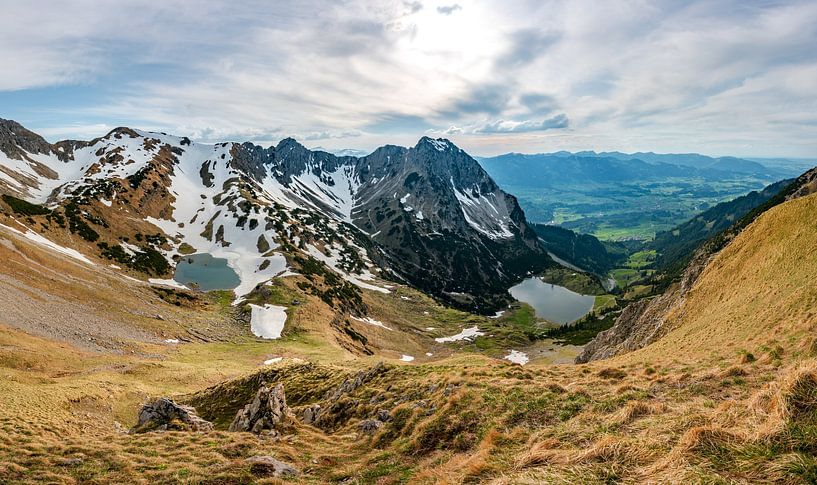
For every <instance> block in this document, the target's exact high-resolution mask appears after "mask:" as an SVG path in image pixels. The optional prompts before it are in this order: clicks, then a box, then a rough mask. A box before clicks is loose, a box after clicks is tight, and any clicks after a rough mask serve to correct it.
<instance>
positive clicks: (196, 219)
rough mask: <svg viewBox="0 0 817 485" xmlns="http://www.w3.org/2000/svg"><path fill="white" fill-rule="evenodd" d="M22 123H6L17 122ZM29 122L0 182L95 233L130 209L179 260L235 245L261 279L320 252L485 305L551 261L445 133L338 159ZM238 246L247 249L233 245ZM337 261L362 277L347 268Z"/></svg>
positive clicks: (249, 274) (283, 146) (13, 140)
mask: <svg viewBox="0 0 817 485" xmlns="http://www.w3.org/2000/svg"><path fill="white" fill-rule="evenodd" d="M13 123H14V122H7V124H6V125H7V126H9V127H17V126H20V125H19V124H13ZM4 126H5V125H4ZM20 128H22V127H21V126H20ZM20 128H17V130H18V131H21V133H22V134H21V135H18V134H17V132H16V131H14V130H13V129H9V128H6V129H5V131H4V135H3V138H2V139H3V140H5V141H4V143H5V144H4V146H7V147H8V148H6V149H5V150H4V151H3V153H2V155H4V157H3V159H2V160H0V162H2V163H0V191H2V192H5V193H8V194H9V195H12V196H15V197H19V198H21V199H24V200H27V201H29V202H35V203H47V204H49V205H50V206H51V205H55V204H56V205H60V204H62V205H66V204H71V203H72V202H73V203H77V202H78V203H79V204H78V205H79V206H80V207H84V206H86V205H87V206H90V207H92V209H91V212H100V214H96V215H93V216H90V223H91V226H93V227H94V228H95V229H94V230H93V231H94V232H105V229H108V228H104V227H103V228H101V229H100V228H96V225H94V222H93V220H94V218H99V220H103V221H104V220H106V217H110V215H108V216H103V215H102V213H104V212H106V211H107V212H110V210H109V209H111V208H113V209H115V210H117V211H121V210H125V211H127V210H128V209H131V210H133V211H135V212H137V214H138V215H140V216H141V217H143V219H144V221H146V222H147V223H149V224H152V225H153V226H156V227H158V228H160V229H161V230H162V232H163V234H164V236H166V237H167V241H166V242H164V243H163V244H162V247H158V246H157V247H156V248H155V249H156V250H158V251H161V252H162V253H163V254H164V255H165V256H166V257H167V258H168V261H169V262H170V263H171V264H172V260H173V259H174V258H175V259H178V257H179V256H180V255H181V253H180V247H181V245H182V244H185V243H186V244H187V245H188V246H192V247H193V248H194V249H195V250H197V251H204V252H215V253H217V254H223V255H225V256H226V257H228V259H229V261H230V264H231V265H232V266H235V267H237V268H238V269H239V273H241V272H242V271H243V273H244V275H243V276H244V277H246V278H247V279H248V281H249V282H252V283H253V284H252V286H254V284H257V283H258V282H260V281H261V280H262V278H263V277H265V276H271V275H273V274H274V273H275V272H278V273H281V272H283V271H284V269H285V268H286V267H288V263H287V262H286V261H285V259H286V258H283V257H280V256H276V254H275V250H276V248H277V247H278V245H283V246H282V247H284V248H285V249H286V250H287V251H288V252H289V253H293V254H294V253H295V252H301V253H308V254H309V256H310V257H313V258H318V259H321V260H323V261H324V263H326V264H329V265H330V266H334V268H333V269H334V270H337V271H340V272H341V273H342V274H344V273H345V274H344V276H345V277H346V278H347V279H348V280H349V281H351V282H353V283H354V284H356V285H358V286H360V287H363V288H365V289H375V291H382V290H383V289H384V288H382V286H378V285H372V284H369V283H365V282H364V280H368V279H371V278H373V277H374V275H373V274H372V271H373V270H375V269H376V270H377V271H376V272H378V273H380V276H378V278H384V277H385V278H391V279H396V280H397V281H404V282H407V283H410V284H412V285H413V286H415V287H417V288H420V289H422V290H424V291H427V292H429V293H431V294H433V295H435V296H438V297H440V298H443V299H445V300H446V301H448V302H450V303H452V304H455V305H458V306H462V307H468V308H472V309H475V310H477V311H482V312H488V311H493V310H496V309H497V308H498V307H501V306H502V305H504V304H506V303H508V302H509V301H511V299H510V296H509V295H507V292H506V289H507V288H508V287H510V286H512V284H513V283H515V282H516V281H518V280H520V279H521V278H522V277H524V276H526V275H527V274H528V272H529V271H536V270H537V269H541V268H544V267H546V266H548V265H550V264H552V262H551V261H550V259H549V257H548V256H547V254H546V253H545V251H544V250H543V249H542V248H541V247H540V246H539V244H538V241H537V239H536V236H535V234H534V233H533V231H532V230H531V229H530V228H529V227H528V223H527V221H526V219H525V215H524V212H523V211H522V209H521V208H520V207H519V205H518V203H517V201H516V198H515V197H513V196H511V195H509V194H506V193H505V192H503V191H502V190H501V189H500V188H499V186H498V185H497V184H496V183H495V182H494V181H493V180H492V179H491V178H490V176H489V175H488V174H487V173H486V172H485V171H484V170H483V169H482V168H481V167H480V165H479V164H478V163H477V162H476V161H475V160H474V159H473V158H471V157H470V156H468V155H467V154H466V153H465V152H464V151H463V150H462V149H460V148H459V147H456V146H455V145H454V144H453V143H451V142H450V141H448V140H445V139H432V138H429V137H422V138H420V139H419V140H418V142H417V144H416V145H415V146H414V147H409V148H406V147H398V146H395V145H386V146H383V147H380V148H378V149H377V150H375V151H373V152H372V153H371V154H369V155H366V156H364V157H353V156H341V157H339V156H335V155H332V154H330V153H328V152H323V151H313V150H309V149H307V148H306V147H305V146H304V145H302V144H301V143H299V142H298V141H296V140H295V139H293V138H285V139H283V140H281V141H280V142H278V144H277V145H274V146H269V147H267V148H264V147H261V146H258V145H255V144H252V143H249V142H245V143H235V142H225V143H216V144H212V145H209V144H199V143H195V142H193V141H191V140H190V139H189V138H186V137H176V136H172V135H167V134H165V133H151V132H145V131H141V130H135V129H131V128H127V127H119V128H115V129H113V130H111V131H110V132H109V133H108V134H106V135H105V136H102V137H98V138H95V139H93V140H90V141H76V140H64V141H60V142H57V143H54V144H47V142H45V141H44V139H42V138H41V137H39V138H38V136H37V135H36V134H34V133H33V132H30V131H28V130H25V131H22V130H21V129H20ZM23 137H24V138H23ZM32 140H33V141H32ZM21 146H22V147H23V148H20V147H21ZM12 147H16V148H17V149H16V150H15V149H13V148H12ZM25 147H30V148H32V150H34V151H33V152H30V151H28V150H26V149H25ZM100 204H102V205H103V206H105V207H102V206H100ZM83 211H84V212H83V213H87V212H88V209H84V210H83ZM300 211H306V212H307V213H308V215H304V214H300V215H299V212H300ZM313 216H314V217H317V218H318V219H320V220H321V221H322V222H321V223H320V226H321V227H322V229H321V228H317V227H315V221H311V219H310V217H313ZM77 217H78V220H82V219H88V217H87V216H85V215H80V216H77ZM298 218H300V220H301V222H299V223H291V221H294V220H296V219H298ZM263 221H266V223H264V222H263ZM310 221H311V222H310ZM82 223H83V224H85V222H82ZM245 224H249V225H248V226H245ZM293 224H294V225H293ZM97 225H98V224H97ZM89 227H90V226H89ZM72 228H73V226H72ZM316 231H317V233H319V235H318V236H315V232H316ZM108 232H110V231H108ZM355 232H357V233H355ZM282 234H284V235H282ZM113 235H114V236H116V235H115V234H113ZM119 236H121V237H129V235H126V234H124V233H123V234H120V235H119ZM114 239H120V238H117V237H114V238H108V239H107V240H106V244H114V245H116V244H118V243H117V241H115V240H114ZM262 240H263V241H262ZM231 245H232V246H233V247H232V248H230V246H231ZM235 248H240V249H241V250H242V251H243V252H244V253H242V254H241V255H235V254H233V253H235ZM262 248H263V249H265V251H261V249H262ZM267 252H270V255H268V256H265V255H264V253H267ZM337 252H340V253H342V254H345V255H346V256H347V257H348V259H349V261H347V262H346V263H348V264H346V263H342V262H340V261H338V260H337V258H338V257H339V256H338V255H337V254H336V253H337ZM249 253H252V254H254V255H253V256H252V257H249V256H246V254H249ZM250 259H252V262H250ZM475 261H476V262H478V263H479V264H476V265H475V264H473V262H475ZM352 262H354V264H352ZM248 264H249V265H250V266H253V267H252V268H251V267H249V266H246V267H245V265H248ZM340 264H346V266H347V267H355V268H356V270H358V271H361V273H358V274H357V276H355V275H353V274H351V273H349V272H348V271H347V272H344V271H343V270H342V269H340V266H339V265H340ZM261 265H265V267H264V269H259V268H260V267H261ZM350 265H351V266H350ZM264 270H266V271H264ZM259 272H260V273H261V274H259ZM239 276H242V275H241V274H240V275H239ZM248 284H249V283H248ZM241 289H242V291H246V290H248V289H251V288H246V287H243V286H242V288H241Z"/></svg>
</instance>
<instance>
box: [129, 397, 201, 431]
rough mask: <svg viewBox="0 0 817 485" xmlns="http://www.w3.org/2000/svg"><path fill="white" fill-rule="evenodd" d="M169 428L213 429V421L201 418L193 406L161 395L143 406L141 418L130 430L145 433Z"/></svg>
mask: <svg viewBox="0 0 817 485" xmlns="http://www.w3.org/2000/svg"><path fill="white" fill-rule="evenodd" d="M168 429H175V430H185V431H212V429H213V423H211V422H209V421H206V420H204V419H202V418H200V417H199V416H198V414H196V410H195V409H194V408H193V407H192V406H184V405H181V404H178V403H176V402H174V401H173V400H172V399H170V398H167V397H160V398H159V399H156V400H155V401H151V402H149V403H147V404H145V405H143V406H142V409H140V410H139V420H138V422H137V423H136V426H134V427H133V428H131V430H130V432H131V433H144V432H147V431H165V430H168Z"/></svg>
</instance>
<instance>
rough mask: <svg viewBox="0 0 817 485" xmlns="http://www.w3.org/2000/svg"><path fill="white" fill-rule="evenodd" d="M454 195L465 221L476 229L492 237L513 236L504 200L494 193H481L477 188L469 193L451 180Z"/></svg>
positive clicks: (503, 237)
mask: <svg viewBox="0 0 817 485" xmlns="http://www.w3.org/2000/svg"><path fill="white" fill-rule="evenodd" d="M450 182H451V187H452V188H453V189H454V196H455V197H456V198H457V200H458V201H459V203H460V208H461V209H462V214H463V216H464V217H465V220H466V222H468V224H469V225H470V226H471V227H473V228H474V229H476V230H477V231H479V232H481V233H483V234H485V235H486V236H488V237H490V238H492V239H508V238H512V237H513V231H511V229H510V226H511V225H513V221H511V217H510V214H509V212H508V208H507V206H506V205H505V202H504V201H500V200H499V199H497V196H496V193H493V192H491V193H487V194H481V193H479V191H478V190H477V188H476V187H475V188H473V189H471V191H470V192H471V194H468V193H465V192H462V191H460V189H458V188H457V185H456V184H455V183H454V178H453V177H452V178H451V180H450Z"/></svg>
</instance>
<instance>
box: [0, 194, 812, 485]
mask: <svg viewBox="0 0 817 485" xmlns="http://www.w3.org/2000/svg"><path fill="white" fill-rule="evenodd" d="M815 213H817V198H815V197H814V196H812V197H808V198H804V199H800V200H796V201H793V202H791V203H787V204H785V205H782V206H780V207H777V208H775V209H773V210H771V211H770V212H769V213H768V214H765V215H764V216H762V217H761V218H760V219H758V221H756V222H755V223H754V224H753V225H752V226H750V227H749V228H748V229H747V230H746V231H744V233H743V234H741V235H740V236H739V237H738V238H736V240H735V241H734V242H733V243H732V244H731V245H730V246H729V247H727V248H726V249H725V250H724V251H723V252H722V253H721V254H720V255H719V256H718V257H717V258H716V260H715V261H714V262H713V263H712V264H711V265H710V266H709V267H708V269H707V270H706V271H705V272H704V274H703V276H702V277H701V279H700V280H699V282H698V284H697V285H696V287H695V288H694V290H693V291H692V292H691V293H690V296H689V299H688V301H687V304H686V305H685V306H684V308H683V311H682V312H681V313H679V314H678V315H676V316H675V317H676V323H677V324H678V328H677V329H676V330H675V331H673V332H671V333H670V334H669V335H668V336H667V337H666V338H665V339H663V340H662V341H659V342H658V343H657V344H654V345H652V346H650V347H647V348H645V349H643V350H641V351H639V352H635V353H633V354H629V355H625V356H621V357H619V358H616V359H614V360H611V361H607V362H597V363H593V364H588V365H583V366H573V365H556V366H554V365H535V364H534V365H529V366H526V367H523V368H520V367H518V366H514V365H511V364H509V363H506V362H501V361H496V360H492V359H486V358H484V357H481V356H477V355H473V354H463V353H456V354H454V355H452V356H450V357H446V358H444V359H442V360H439V361H435V362H431V363H426V364H422V365H390V366H389V367H388V369H387V371H386V372H385V373H384V374H382V375H381V376H380V377H378V378H377V379H375V380H373V381H371V382H369V383H367V384H366V385H364V386H362V387H361V388H359V389H358V390H357V391H355V392H354V393H353V394H351V395H349V396H348V397H349V401H348V403H349V407H348V410H349V416H348V418H347V419H346V420H343V421H340V422H338V423H337V424H338V426H337V429H336V430H335V431H333V432H326V431H324V430H319V429H317V428H312V427H308V426H298V427H297V430H296V432H295V433H294V434H293V435H291V436H288V437H286V438H285V439H283V440H277V441H276V440H269V439H259V438H257V437H255V436H252V435H248V434H243V433H227V432H224V431H217V432H213V433H207V434H195V433H186V432H167V433H157V434H145V435H127V434H122V433H120V432H117V431H116V426H115V424H114V421H118V422H120V423H122V424H123V425H125V426H127V425H129V424H131V423H132V422H133V419H134V416H135V412H136V409H137V407H138V403H139V402H141V401H142V400H143V399H145V398H146V397H147V396H150V395H165V394H169V395H174V396H179V397H182V398H183V395H185V394H188V393H191V392H195V391H197V390H200V389H203V388H205V387H207V386H210V385H213V384H216V383H219V382H221V381H223V380H225V379H231V378H235V377H240V376H245V375H248V374H250V373H252V372H255V371H256V370H257V369H259V368H260V367H259V364H260V362H261V361H262V360H263V359H266V358H269V357H270V356H274V355H286V356H291V357H302V358H307V359H309V360H310V361H313V362H315V363H316V365H315V367H314V369H313V370H312V371H310V372H311V373H314V375H323V376H325V379H326V381H327V382H328V383H329V384H327V382H316V383H315V385H316V386H317V387H320V386H329V387H331V386H330V384H331V383H332V382H339V381H340V379H342V378H343V377H344V376H346V375H349V374H350V373H353V372H354V371H355V370H357V369H358V368H360V367H363V366H367V365H372V364H373V363H374V362H376V361H377V360H378V357H367V358H352V356H351V355H350V354H349V353H348V352H346V351H344V350H342V349H341V348H339V347H338V346H336V345H335V344H333V343H332V340H331V339H327V338H325V335H321V334H320V333H319V331H326V330H327V328H326V327H324V326H322V324H321V323H320V321H319V318H318V317H320V316H321V315H322V314H321V313H320V312H318V311H317V310H316V312H315V313H314V314H312V315H313V316H314V317H315V318H316V319H318V320H315V321H312V319H307V320H309V322H304V323H302V324H303V325H304V327H306V331H304V332H301V333H298V334H297V335H295V336H294V337H293V338H291V339H284V340H282V341H278V342H272V343H270V342H257V341H255V340H254V339H252V338H249V337H247V338H236V339H235V343H220V342H212V343H196V344H187V345H181V346H178V347H168V346H161V345H149V344H132V346H129V347H126V348H127V349H133V350H137V352H136V353H134V354H131V353H129V352H128V353H125V354H119V355H117V354H112V353H92V352H86V351H81V350H78V349H76V348H75V347H73V346H71V345H69V344H66V343H58V342H54V341H51V340H46V339H42V338H40V337H36V336H33V335H28V334H26V333H23V332H21V331H19V330H15V329H12V328H9V327H7V326H0V377H2V378H0V477H3V478H4V479H5V480H8V481H11V482H12V483H14V482H31V483H39V482H43V481H56V482H69V483H70V482H97V483H107V482H130V483H186V482H192V483H248V482H251V481H254V480H261V481H263V480H265V479H263V478H262V477H258V476H253V475H252V474H251V472H250V470H249V467H248V466H247V465H246V464H244V463H243V459H244V458H246V457H248V456H252V455H254V454H259V453H260V454H273V455H275V456H277V457H279V458H280V459H282V460H284V461H287V462H289V463H292V464H294V465H296V466H297V467H298V468H300V469H301V470H302V471H303V472H304V475H303V476H302V478H301V480H302V481H304V482H312V483H325V482H327V481H330V482H331V481H342V480H351V482H352V483H384V484H385V483H441V482H442V483H460V482H466V481H470V482H493V483H543V482H545V483H547V482H571V483H601V482H613V481H623V482H633V483H644V482H663V483H666V482H673V483H681V482H685V483H690V482H693V483H694V482H707V483H728V482H771V481H775V482H784V483H804V482H806V483H807V482H808V481H810V480H812V481H813V480H814V479H815V478H817V462H815V460H814V458H813V456H814V452H815V451H817V449H816V448H817V447H815V445H814V443H815V442H817V440H815V437H817V397H815V393H814V389H815V388H817V360H815V358H814V357H815V356H817V346H815V345H814V344H813V339H812V337H811V335H809V334H813V331H814V324H815V321H814V310H813V309H814V308H815V307H817V294H816V293H817V292H816V291H815V285H814V284H813V279H812V275H813V273H814V269H815V266H817V261H816V260H815V253H814V248H815V247H817V228H816V227H815V225H814V222H813V220H814V218H813V215H814V214H815ZM34 253H36V251H32V254H34ZM66 268H69V267H68V266H66ZM69 271H70V268H69ZM736 283H737V284H736ZM43 290H45V288H43ZM406 291H409V290H406ZM394 296H395V298H392V299H386V298H385V297H383V300H382V301H380V302H378V301H375V300H376V299H377V298H381V297H378V296H373V297H371V298H372V300H371V306H372V314H373V316H374V317H376V318H377V317H379V318H382V319H384V321H385V319H387V318H390V319H391V320H389V321H388V323H390V324H393V325H396V326H400V327H401V328H402V327H403V326H404V325H405V326H413V327H414V329H415V330H416V329H419V327H420V326H421V325H423V326H425V325H426V322H425V321H422V320H418V321H416V322H415V318H418V317H416V315H415V314H413V313H412V312H415V311H418V310H419V311H420V312H422V311H429V313H430V315H428V316H426V315H423V314H422V313H420V315H423V317H429V318H430V319H434V320H435V321H436V322H437V325H438V326H440V327H441V328H445V329H446V330H447V331H448V330H453V329H455V328H461V327H462V326H466V324H467V325H470V324H471V323H475V322H466V321H463V320H462V318H468V317H464V316H463V315H461V314H452V313H449V312H447V311H446V310H444V309H441V310H435V308H434V304H433V302H430V301H424V300H422V299H421V296H419V295H414V294H411V293H410V292H408V293H402V290H400V292H398V293H397V294H395V295H394ZM399 296H407V297H408V298H410V300H403V299H402V298H399ZM128 301H130V300H128ZM415 306H416V307H417V308H415ZM423 308H426V309H425V310H423ZM202 311H204V312H205V313H206V312H208V311H212V312H215V311H216V310H198V311H196V312H195V313H194V314H199V313H200V312H202ZM434 311H439V312H440V314H439V315H438V316H437V317H436V318H434V317H433V316H432V315H434V313H433V312H434ZM506 318H507V320H506V321H507V322H517V323H519V320H520V319H521V321H522V323H524V322H526V321H527V319H526V318H525V312H524V308H521V309H520V310H517V311H515V312H512V313H510V314H509V315H508V316H507V317H506ZM502 321H503V320H502V319H498V321H496V323H493V324H494V325H496V327H497V328H500V327H501V326H502V325H503V323H502ZM140 322H141V321H134V322H128V323H127V324H129V325H131V324H132V325H140ZM145 322H147V321H145ZM421 322H422V323H421ZM147 324H148V323H145V325H147ZM485 324H486V325H489V324H491V322H486V323H485ZM150 325H162V326H163V325H169V324H168V323H163V322H150ZM428 325H429V326H433V324H428ZM410 328H411V327H410ZM411 332H412V331H411V330H409V333H411ZM414 333H416V332H414ZM372 335H374V336H375V337H373V338H375V339H377V338H380V339H382V340H383V346H385V345H386V344H387V343H389V344H391V345H398V344H402V340H400V339H402V338H406V339H408V340H406V343H410V339H409V337H400V339H397V340H394V339H396V337H390V336H389V333H388V331H384V332H382V334H372ZM377 335H379V337H377ZM807 336H808V338H806V337H807ZM418 338H420V337H418ZM411 342H414V341H413V340H411ZM746 351H748V352H749V353H751V354H752V356H751V357H750V356H748V355H747V353H746ZM284 362H285V364H284V365H282V366H280V371H277V373H276V374H275V375H276V376H277V377H275V378H276V379H277V380H280V381H281V382H283V383H284V387H285V389H290V394H291V396H292V398H291V400H292V403H293V404H298V405H305V404H307V403H309V402H313V401H314V400H316V399H318V400H319V398H318V397H311V398H310V397H307V396H306V395H305V394H304V393H305V392H306V391H305V389H306V388H308V387H309V382H308V381H304V376H305V375H311V374H309V373H307V372H304V367H303V366H302V364H298V363H297V362H296V361H295V362H293V363H292V364H289V363H286V362H287V361H286V360H285V361H284ZM234 385H239V384H237V383H231V384H227V386H228V387H229V386H234ZM447 389H450V392H449V391H447ZM375 396H376V397H377V398H378V399H377V405H373V404H372V400H371V398H372V397H375ZM217 397H218V396H217V395H216V398H217ZM354 402H357V403H359V404H357V405H353V404H352V403H354ZM239 405H240V403H239ZM376 408H385V409H389V410H390V411H391V412H392V414H393V416H395V419H394V420H393V421H391V422H390V423H389V424H387V425H385V426H384V427H383V428H382V429H381V430H380V431H379V432H378V433H377V434H376V435H375V436H373V437H372V438H366V437H362V436H359V435H357V433H356V430H357V423H358V422H359V420H360V419H364V418H367V417H369V416H370V413H372V412H374V411H375V410H376ZM71 459H79V461H68V460H71Z"/></svg>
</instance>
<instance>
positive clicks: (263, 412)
mask: <svg viewBox="0 0 817 485" xmlns="http://www.w3.org/2000/svg"><path fill="white" fill-rule="evenodd" d="M291 422H292V414H291V412H290V410H289V407H288V406H287V401H286V396H285V395H284V385H283V384H278V385H277V386H275V387H274V388H272V389H270V388H269V387H267V386H266V385H262V386H261V388H260V389H258V392H257V393H256V395H255V398H254V399H253V400H252V402H251V403H249V404H247V405H246V406H244V408H243V409H241V410H240V411H238V413H237V414H236V416H235V419H233V422H232V423H230V428H229V430H230V431H249V432H251V433H256V434H260V433H261V432H264V431H266V432H268V433H270V434H278V433H281V432H282V431H284V430H285V429H286V428H287V427H288V426H289V425H290V424H291Z"/></svg>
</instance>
